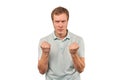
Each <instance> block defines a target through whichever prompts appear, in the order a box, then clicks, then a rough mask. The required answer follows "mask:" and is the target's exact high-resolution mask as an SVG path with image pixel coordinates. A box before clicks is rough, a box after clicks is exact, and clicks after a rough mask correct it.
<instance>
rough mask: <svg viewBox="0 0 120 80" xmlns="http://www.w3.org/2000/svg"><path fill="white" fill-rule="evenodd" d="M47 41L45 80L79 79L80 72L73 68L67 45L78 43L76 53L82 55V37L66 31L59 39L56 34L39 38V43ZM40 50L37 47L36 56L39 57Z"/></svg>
mask: <svg viewBox="0 0 120 80" xmlns="http://www.w3.org/2000/svg"><path fill="white" fill-rule="evenodd" d="M43 41H47V42H48V43H49V44H50V45H51V48H50V53H49V61H48V71H47V72H46V74H45V77H46V80H80V73H79V72H78V71H77V70H76V69H75V68H74V65H73V61H72V57H71V54H70V52H69V46H70V44H71V43H73V42H77V43H78V44H79V49H78V55H79V56H80V57H84V42H83V39H82V37H80V36H77V35H75V34H73V33H71V32H69V31H68V33H67V36H66V37H65V38H64V39H63V40H61V39H59V38H58V37H56V35H55V34H54V32H53V33H51V34H50V35H48V36H46V37H44V38H41V39H40V42H39V45H40V44H41V43H42V42H43ZM41 55H42V50H41V48H40V46H39V47H38V58H39V59H40V58H41Z"/></svg>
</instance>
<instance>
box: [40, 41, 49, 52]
mask: <svg viewBox="0 0 120 80" xmlns="http://www.w3.org/2000/svg"><path fill="white" fill-rule="evenodd" d="M40 47H41V48H42V51H43V53H49V52H50V44H49V43H48V42H46V41H44V42H42V44H41V45H40Z"/></svg>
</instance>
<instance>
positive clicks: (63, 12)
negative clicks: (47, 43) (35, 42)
mask: <svg viewBox="0 0 120 80" xmlns="http://www.w3.org/2000/svg"><path fill="white" fill-rule="evenodd" d="M51 18H52V22H53V25H54V29H55V34H56V36H57V37H60V38H64V37H65V36H66V34H67V25H68V20H69V12H68V10H67V9H66V8H64V7H57V8H55V9H54V10H53V11H52V13H51Z"/></svg>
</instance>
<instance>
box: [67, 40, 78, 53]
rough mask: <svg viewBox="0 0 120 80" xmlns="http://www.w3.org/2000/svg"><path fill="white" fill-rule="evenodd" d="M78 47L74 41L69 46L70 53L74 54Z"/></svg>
mask: <svg viewBox="0 0 120 80" xmlns="http://www.w3.org/2000/svg"><path fill="white" fill-rule="evenodd" d="M78 49H79V45H78V44H77V43H76V42H74V43H72V44H71V45H70V46H69V51H70V53H71V54H75V53H76V52H77V50H78Z"/></svg>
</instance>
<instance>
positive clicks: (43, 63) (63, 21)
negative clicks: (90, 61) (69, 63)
mask: <svg viewBox="0 0 120 80" xmlns="http://www.w3.org/2000/svg"><path fill="white" fill-rule="evenodd" d="M67 25H68V20H67V15H66V14H65V13H62V14H59V15H54V16H53V26H54V30H55V35H56V36H57V37H59V38H60V39H63V38H65V36H66V35H67ZM40 47H41V48H42V57H41V59H40V60H38V70H39V72H40V73H41V74H44V73H45V72H46V71H47V70H48V60H49V52H50V44H49V43H48V42H43V43H42V44H41V45H40ZM79 48H80V46H79V45H78V44H77V43H76V42H74V43H72V44H71V45H70V46H69V51H70V54H71V57H72V60H73V64H74V67H75V69H76V70H77V71H78V72H79V73H81V72H82V71H83V70H84V67H85V59H84V57H79V55H78V49H79Z"/></svg>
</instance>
